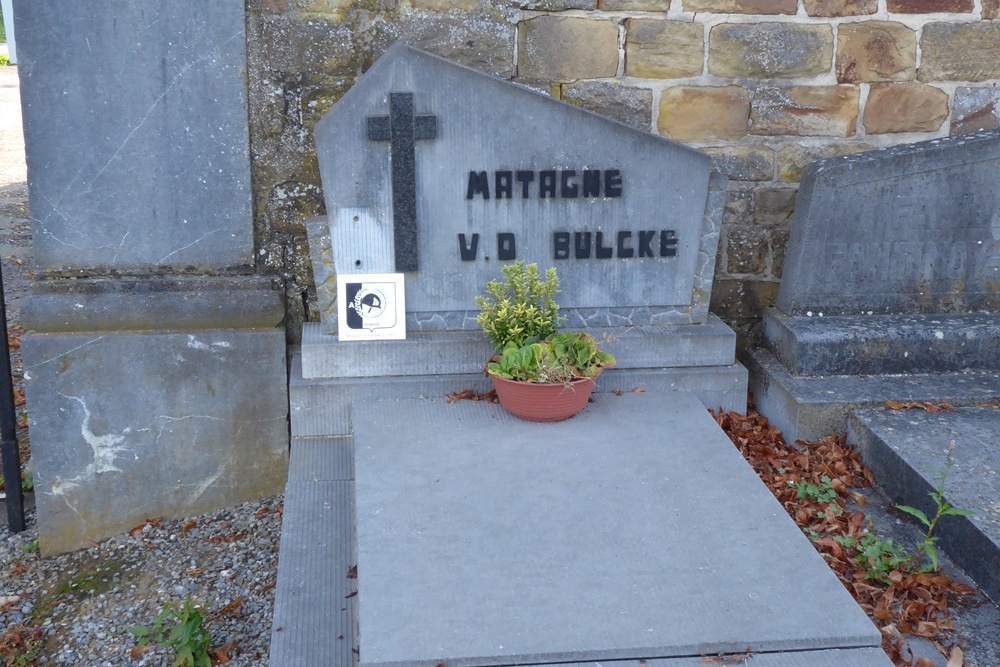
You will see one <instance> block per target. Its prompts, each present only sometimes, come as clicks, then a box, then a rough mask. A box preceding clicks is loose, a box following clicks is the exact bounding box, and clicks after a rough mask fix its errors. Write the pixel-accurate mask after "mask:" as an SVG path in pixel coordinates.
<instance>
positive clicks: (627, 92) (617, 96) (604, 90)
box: [562, 81, 653, 132]
mask: <svg viewBox="0 0 1000 667" xmlns="http://www.w3.org/2000/svg"><path fill="white" fill-rule="evenodd" d="M562 99H563V101H564V102H569V103H570V104H576V105H578V106H581V107H583V108H584V109H589V110H590V111H593V112H595V113H599V114H601V115H602V116H607V117H608V118H614V119H615V120H617V121H621V122H622V123H625V124H626V125H631V126H632V127H634V128H636V129H639V130H645V131H647V132H648V131H649V129H650V126H651V124H652V122H653V91H651V90H649V89H647V88H632V87H630V86H623V85H621V84H618V83H609V82H605V81H578V82H577V83H573V84H564V85H563V87H562Z"/></svg>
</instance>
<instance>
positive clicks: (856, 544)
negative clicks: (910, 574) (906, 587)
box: [833, 532, 913, 584]
mask: <svg viewBox="0 0 1000 667" xmlns="http://www.w3.org/2000/svg"><path fill="white" fill-rule="evenodd" d="M833 539H834V541H835V542H836V543H837V544H839V545H840V546H842V547H847V548H849V549H854V550H855V556H854V559H855V560H856V561H857V562H858V564H860V565H861V568H862V569H863V570H864V571H865V578H866V579H875V580H877V581H880V582H882V583H884V584H887V583H889V575H890V574H891V573H892V572H894V571H895V570H899V569H904V570H905V569H907V568H908V566H909V565H910V564H911V563H912V562H913V556H911V555H910V554H908V553H907V552H906V550H905V549H904V548H903V547H901V546H900V545H898V544H895V543H893V541H892V540H891V539H882V538H881V537H879V536H878V535H876V534H875V533H872V532H869V533H867V534H865V535H862V536H861V538H860V539H859V538H855V537H850V536H838V537H834V538H833Z"/></svg>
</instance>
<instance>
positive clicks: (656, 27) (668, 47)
mask: <svg viewBox="0 0 1000 667" xmlns="http://www.w3.org/2000/svg"><path fill="white" fill-rule="evenodd" d="M626 29H627V30H626V38H625V74H627V75H628V76H635V77H639V78H643V79H679V78H684V77H691V76H699V75H700V74H701V73H702V71H703V69H704V63H705V29H704V28H703V27H702V26H701V25H700V24H697V23H685V22H682V21H658V20H655V19H630V20H629V21H627V22H626Z"/></svg>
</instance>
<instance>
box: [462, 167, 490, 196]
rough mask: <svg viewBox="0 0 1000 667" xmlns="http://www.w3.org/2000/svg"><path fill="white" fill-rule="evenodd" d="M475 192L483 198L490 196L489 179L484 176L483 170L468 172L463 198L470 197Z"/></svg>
mask: <svg viewBox="0 0 1000 667" xmlns="http://www.w3.org/2000/svg"><path fill="white" fill-rule="evenodd" d="M477 194H480V195H482V196H483V199H489V198H490V180H489V179H488V178H486V172H485V171H470V172H469V189H468V190H466V192H465V198H466V199H472V198H473V197H475V196H476V195H477Z"/></svg>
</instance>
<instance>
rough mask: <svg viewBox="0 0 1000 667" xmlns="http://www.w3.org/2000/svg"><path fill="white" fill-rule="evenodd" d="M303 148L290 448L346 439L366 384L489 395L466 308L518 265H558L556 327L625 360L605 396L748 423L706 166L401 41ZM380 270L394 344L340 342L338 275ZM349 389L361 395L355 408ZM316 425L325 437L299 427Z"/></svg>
mask: <svg viewBox="0 0 1000 667" xmlns="http://www.w3.org/2000/svg"><path fill="white" fill-rule="evenodd" d="M316 141H317V151H318V154H319V160H320V171H321V174H322V177H323V189H324V193H325V196H326V204H327V213H328V215H327V217H326V218H315V219H312V220H310V221H309V223H308V231H309V243H310V248H311V252H312V258H313V272H314V276H315V282H316V286H317V295H318V298H319V306H320V311H321V315H322V323H311V324H307V325H306V328H305V331H304V333H303V348H302V355H301V370H295V371H293V389H292V394H293V396H292V410H293V426H292V428H293V435H325V434H332V433H340V432H342V431H343V430H344V429H347V428H348V427H347V425H346V413H345V410H346V401H348V400H349V398H350V397H351V396H354V397H364V396H367V395H368V393H370V392H372V391H377V393H376V395H385V394H384V393H383V392H384V391H386V389H385V387H384V384H385V383H380V384H379V385H378V387H379V388H378V389H377V390H373V389H372V385H371V383H370V382H369V380H370V379H372V378H383V377H386V378H387V377H397V378H399V377H400V376H405V377H406V378H407V380H405V381H403V380H400V381H399V382H398V383H397V384H396V385H394V387H395V389H392V388H390V389H389V390H388V391H390V392H393V391H397V390H398V391H399V392H400V394H399V395H414V392H416V395H419V394H420V393H436V394H442V393H444V392H445V391H454V390H460V389H462V388H465V387H470V388H479V387H483V386H484V385H483V379H482V376H481V371H482V368H483V366H484V362H485V360H486V359H487V358H488V357H489V356H490V354H491V353H492V350H491V349H490V348H489V345H488V343H487V341H486V338H485V336H484V335H483V334H482V333H481V332H480V330H479V325H478V324H477V322H476V314H477V312H478V310H477V308H476V304H475V297H476V295H477V294H482V293H483V292H484V290H485V286H486V283H487V281H489V280H491V279H496V278H499V277H500V268H501V266H503V264H505V263H508V262H510V261H513V260H524V261H526V262H535V263H537V264H538V265H539V266H540V267H541V268H542V269H545V268H547V267H550V266H554V267H556V269H557V270H558V272H559V278H560V284H561V287H562V293H561V294H560V295H559V297H558V300H559V303H560V305H561V306H562V309H561V310H560V313H561V314H562V315H564V316H565V317H566V318H567V321H566V323H565V325H564V326H565V327H566V328H576V329H588V330H590V331H592V332H593V333H595V335H597V336H598V337H601V338H605V339H607V340H609V341H610V342H609V343H608V344H607V346H606V347H607V349H609V351H611V352H612V353H614V354H616V356H617V357H618V362H619V363H618V368H617V369H615V370H614V371H611V372H608V373H605V374H604V375H603V376H602V381H601V385H602V386H604V387H605V388H607V389H616V388H628V389H631V388H634V387H636V386H645V387H647V388H648V389H650V390H654V389H657V388H673V389H683V390H687V391H692V392H694V393H696V394H697V395H698V396H699V397H700V398H701V399H702V400H703V402H705V404H706V405H709V406H711V407H720V406H722V407H725V408H727V409H736V410H742V409H743V405H744V398H745V397H744V391H745V384H744V383H745V375H744V373H745V371H744V370H743V369H742V367H740V366H739V365H738V364H736V363H735V359H734V349H735V338H734V335H733V333H732V331H731V330H730V329H729V328H728V327H726V326H725V325H724V324H722V322H720V321H719V320H718V319H717V318H715V317H713V316H711V315H709V313H708V302H709V296H710V292H711V284H712V277H713V271H714V266H715V255H716V250H717V246H718V238H719V224H720V216H721V207H722V199H723V195H724V190H725V179H724V178H723V177H721V176H719V175H717V174H712V172H711V170H710V163H711V160H710V159H709V158H708V157H707V156H706V155H704V154H702V153H699V152H698V151H695V150H693V149H690V148H687V147H685V146H682V145H680V144H677V143H674V142H671V141H668V140H666V139H662V138H660V137H656V136H653V135H651V134H648V133H645V132H640V131H637V130H634V129H632V128H629V127H627V126H625V125H622V124H620V123H617V122H614V121H611V120H608V119H606V118H602V117H600V116H597V115H594V114H592V113H589V112H587V111H584V110H582V109H579V108H577V107H574V106H571V105H568V104H564V103H561V102H558V101H555V100H552V99H551V98H549V97H547V96H545V95H541V94H539V93H537V92H535V91H532V90H530V89H528V88H524V87H521V86H518V85H515V84H512V83H510V82H507V81H502V80H499V79H495V78H493V77H490V76H486V75H483V74H481V73H479V72H475V71H473V70H470V69H467V68H465V67H462V66H460V65H456V64H454V63H450V62H448V61H446V60H443V59H441V58H438V57H436V56H433V55H430V54H428V53H424V52H421V51H418V50H416V49H413V48H410V47H406V46H401V45H400V46H395V47H393V48H392V49H391V50H390V51H389V52H388V53H387V54H386V55H385V56H384V57H382V58H381V59H380V60H379V61H378V62H377V63H375V65H373V66H372V68H371V69H370V70H369V71H368V72H367V73H366V74H365V75H364V76H363V77H362V78H361V79H360V80H359V81H358V83H357V84H355V86H354V87H353V88H351V90H350V91H349V92H348V93H347V94H345V95H344V97H343V98H342V99H341V100H340V101H339V102H338V103H337V104H336V105H335V106H334V107H333V109H332V110H331V111H330V112H329V114H328V115H327V116H326V117H325V118H324V119H323V120H322V121H320V123H319V124H318V126H317V128H316ZM394 272H401V273H405V276H406V279H405V280H406V282H405V288H406V324H407V329H408V338H407V340H405V341H379V342H374V341H373V342H366V343H358V342H349V343H348V342H341V341H338V339H337V337H336V332H337V318H336V314H337V308H336V276H337V274H356V273H364V274H370V273H394ZM298 363H299V362H298V361H296V362H295V364H296V366H297V367H298ZM625 370H629V371H635V372H634V373H631V374H629V375H627V376H625V375H621V373H622V372H623V371H625ZM299 374H301V377H299ZM344 378H357V379H358V381H357V382H356V383H355V384H354V385H352V386H351V387H352V388H351V389H350V395H348V389H347V388H346V385H345V384H344V383H343V382H340V380H342V379H344ZM417 378H421V379H417ZM628 383H630V386H628V387H625V386H624V385H625V384H628ZM404 384H405V385H408V386H407V387H403V385H404ZM323 386H325V387H326V389H324V388H323ZM331 392H333V393H331ZM390 395H392V394H390ZM321 410H326V411H327V412H328V413H330V414H328V417H329V418H330V419H332V422H333V423H332V424H331V422H330V419H328V420H327V424H326V425H323V424H321V423H319V422H316V421H315V420H314V419H313V418H314V417H316V416H317V415H318V412H317V411H321ZM334 413H335V414H334Z"/></svg>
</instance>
